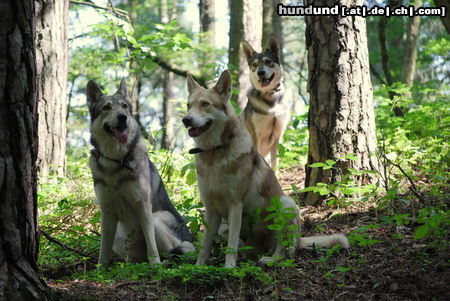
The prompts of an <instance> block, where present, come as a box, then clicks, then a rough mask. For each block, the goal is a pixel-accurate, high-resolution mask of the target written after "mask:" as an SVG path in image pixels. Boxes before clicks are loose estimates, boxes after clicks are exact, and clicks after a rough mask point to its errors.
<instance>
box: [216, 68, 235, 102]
mask: <svg viewBox="0 0 450 301" xmlns="http://www.w3.org/2000/svg"><path fill="white" fill-rule="evenodd" d="M213 90H214V91H216V92H217V94H219V95H220V96H223V97H224V98H225V99H226V100H228V99H229V98H230V96H231V74H230V71H228V70H224V71H223V72H222V74H221V75H220V77H219V80H218V81H217V83H216V85H215V86H214V87H213Z"/></svg>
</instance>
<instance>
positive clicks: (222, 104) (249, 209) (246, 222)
mask: <svg viewBox="0 0 450 301" xmlns="http://www.w3.org/2000/svg"><path fill="white" fill-rule="evenodd" d="M187 85H188V90H189V97H188V103H187V108H188V112H187V114H186V115H185V116H184V117H183V123H184V125H185V126H186V127H187V128H188V133H189V136H191V137H192V138H194V141H195V144H196V146H197V147H196V148H194V149H192V150H190V153H194V154H196V155H195V157H196V158H195V161H196V162H195V163H196V170H197V178H198V185H199V190H200V196H201V199H202V202H203V204H204V206H205V209H206V221H207V230H206V231H205V233H204V235H203V240H202V244H201V246H202V249H201V250H200V253H199V256H198V259H197V264H205V263H206V262H207V260H208V257H209V253H210V251H211V247H212V244H213V236H214V235H215V234H216V233H217V232H218V229H219V226H220V224H221V221H222V219H225V220H227V221H228V224H229V232H228V248H229V250H231V252H227V254H226V259H225V266H226V267H233V266H235V265H236V259H237V248H238V244H239V241H240V239H242V241H243V242H244V244H245V245H246V246H251V247H252V248H253V252H254V253H256V254H267V253H268V252H272V254H273V255H272V256H266V257H262V258H261V259H260V261H261V262H270V261H273V260H275V259H278V258H282V257H284V256H285V253H286V247H285V246H284V245H283V241H281V240H280V239H278V238H279V237H280V236H279V235H277V233H276V232H275V231H272V230H270V229H268V227H267V226H268V225H269V224H270V221H264V217H266V216H267V215H268V214H269V212H268V211H267V210H266V209H267V208H268V206H269V205H270V202H271V200H273V199H274V198H275V199H278V202H280V203H281V207H282V208H281V209H282V210H286V209H287V208H290V209H288V211H290V212H291V213H294V214H293V216H294V217H293V218H292V220H291V221H290V223H291V224H293V225H300V223H299V217H298V209H297V206H296V204H295V202H294V201H293V200H292V199H291V198H290V197H288V196H285V195H284V194H283V191H282V189H281V186H280V184H279V183H278V180H277V178H276V177H275V173H274V171H273V170H272V168H270V166H269V165H268V164H267V162H266V161H265V160H264V159H263V158H262V157H261V155H260V154H259V153H258V152H257V151H256V149H255V148H254V146H253V142H252V138H251V137H250V134H249V133H248V131H247V129H246V127H245V126H244V124H243V123H242V121H241V120H240V119H239V118H238V116H237V115H236V113H235V111H234V108H233V107H232V106H231V104H230V102H229V98H230V93H231V76H230V73H229V72H228V70H226V71H224V72H223V73H222V75H221V76H220V78H219V80H218V82H217V83H216V85H215V86H214V87H213V88H210V89H205V88H203V87H201V86H200V85H199V84H198V83H197V82H196V81H195V80H194V79H193V78H192V77H191V76H190V75H188V80H187ZM256 212H259V215H260V217H261V218H258V217H255V214H256ZM297 231H298V230H297ZM291 237H292V241H291V245H293V246H294V247H293V248H289V250H288V251H289V252H293V251H294V250H295V248H297V247H306V246H312V245H316V246H318V247H330V246H333V245H335V244H341V245H342V246H343V247H345V248H347V247H348V246H349V245H348V241H347V238H346V237H345V236H344V235H331V236H315V237H307V238H298V237H296V236H291Z"/></svg>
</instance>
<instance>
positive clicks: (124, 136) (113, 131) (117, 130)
mask: <svg viewBox="0 0 450 301" xmlns="http://www.w3.org/2000/svg"><path fill="white" fill-rule="evenodd" d="M104 128H105V131H106V132H107V133H108V134H110V135H111V136H113V137H114V138H116V139H117V141H119V142H120V143H127V142H128V127H127V126H118V127H112V126H109V125H107V124H105V126H104Z"/></svg>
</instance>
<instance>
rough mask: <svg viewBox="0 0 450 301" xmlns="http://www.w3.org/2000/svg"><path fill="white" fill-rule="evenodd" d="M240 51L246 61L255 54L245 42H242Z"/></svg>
mask: <svg viewBox="0 0 450 301" xmlns="http://www.w3.org/2000/svg"><path fill="white" fill-rule="evenodd" d="M242 51H243V52H244V55H245V58H246V59H247V61H248V60H250V58H251V57H252V56H253V55H254V54H255V53H256V51H255V49H253V47H252V46H251V45H250V44H249V43H248V42H247V41H242Z"/></svg>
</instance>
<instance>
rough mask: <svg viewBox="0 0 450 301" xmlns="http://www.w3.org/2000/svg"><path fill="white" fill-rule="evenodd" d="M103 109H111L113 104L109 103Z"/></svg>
mask: <svg viewBox="0 0 450 301" xmlns="http://www.w3.org/2000/svg"><path fill="white" fill-rule="evenodd" d="M102 110H105V111H108V110H111V105H110V104H107V105H106V106H104V107H103V108H102Z"/></svg>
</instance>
